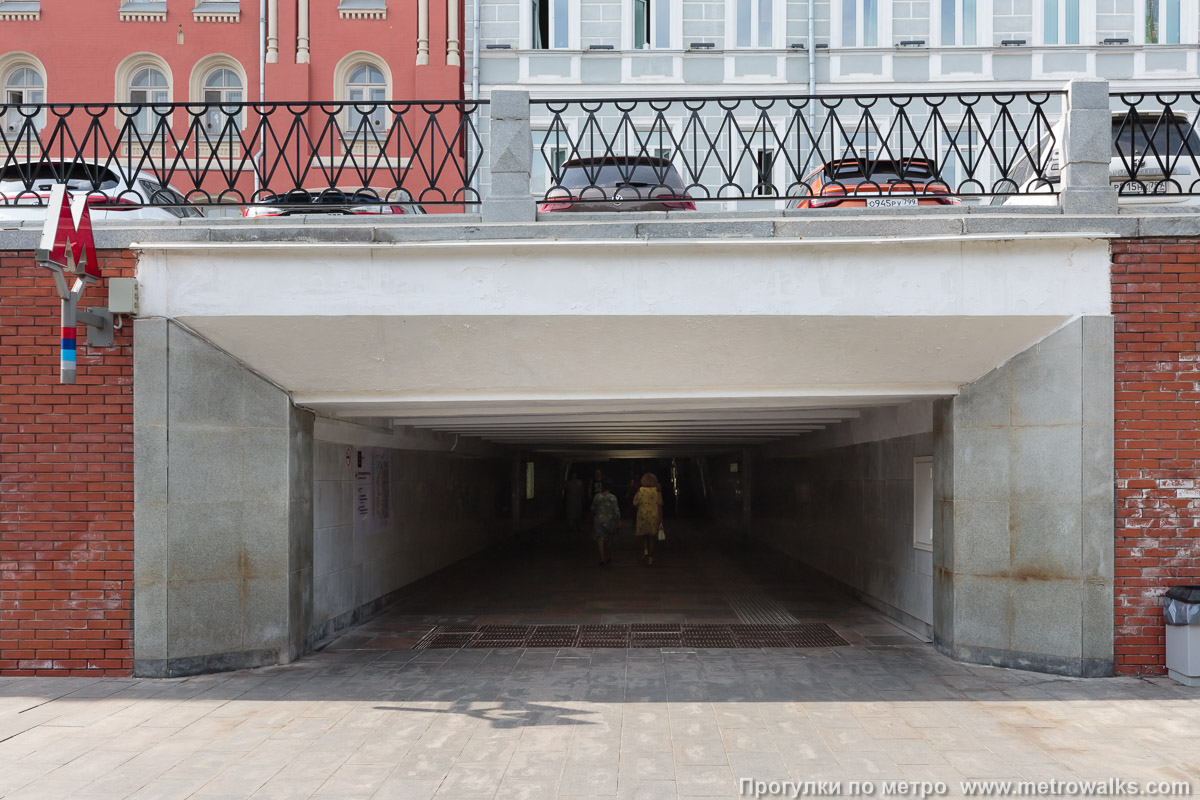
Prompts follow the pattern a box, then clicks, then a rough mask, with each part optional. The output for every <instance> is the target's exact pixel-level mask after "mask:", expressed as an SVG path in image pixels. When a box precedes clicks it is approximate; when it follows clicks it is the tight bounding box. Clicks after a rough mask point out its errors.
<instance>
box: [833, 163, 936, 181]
mask: <svg viewBox="0 0 1200 800" xmlns="http://www.w3.org/2000/svg"><path fill="white" fill-rule="evenodd" d="M824 174H825V178H824V179H825V182H826V183H840V184H842V185H843V186H857V185H859V184H860V183H874V184H878V185H880V186H886V185H887V184H889V183H898V182H901V181H921V182H923V181H928V180H931V179H932V178H933V173H932V172H931V170H930V169H929V164H928V162H925V161H908V162H902V163H899V164H897V163H896V162H895V161H867V160H866V159H859V160H858V161H839V162H837V163H834V164H826V165H825V169H824Z"/></svg>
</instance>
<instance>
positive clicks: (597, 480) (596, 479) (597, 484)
mask: <svg viewBox="0 0 1200 800" xmlns="http://www.w3.org/2000/svg"><path fill="white" fill-rule="evenodd" d="M603 491H604V474H603V473H601V472H600V470H596V472H595V474H594V475H592V497H595V496H596V495H598V494H600V493H601V492H603Z"/></svg>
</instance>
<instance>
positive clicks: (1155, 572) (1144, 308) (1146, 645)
mask: <svg viewBox="0 0 1200 800" xmlns="http://www.w3.org/2000/svg"><path fill="white" fill-rule="evenodd" d="M1112 252H1113V270H1112V291H1113V315H1114V317H1115V322H1116V370H1115V371H1116V395H1115V400H1116V465H1115V466H1116V476H1117V525H1116V631H1115V634H1116V639H1115V649H1116V662H1115V663H1116V671H1117V672H1119V673H1126V674H1130V673H1162V672H1165V671H1166V669H1165V667H1164V665H1163V659H1164V655H1165V653H1164V645H1163V636H1164V633H1163V619H1162V601H1161V600H1160V599H1159V598H1160V595H1161V594H1162V593H1163V591H1165V589H1166V587H1168V586H1171V585H1174V584H1178V583H1200V433H1198V432H1197V427H1198V426H1200V329H1198V328H1197V323H1200V307H1198V303H1200V239H1141V240H1136V239H1134V240H1120V241H1115V242H1113V245H1112Z"/></svg>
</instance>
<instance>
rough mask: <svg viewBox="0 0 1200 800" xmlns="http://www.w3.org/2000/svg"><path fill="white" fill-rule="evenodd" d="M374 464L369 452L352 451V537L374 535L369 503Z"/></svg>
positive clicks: (358, 449)
mask: <svg viewBox="0 0 1200 800" xmlns="http://www.w3.org/2000/svg"><path fill="white" fill-rule="evenodd" d="M373 472H374V463H373V461H372V459H371V451H370V450H369V449H367V448H363V447H360V448H357V449H356V450H355V451H354V535H355V536H370V535H371V534H372V533H374V530H372V528H373V514H372V503H371V489H372V488H373V483H374V481H373V477H374V476H373Z"/></svg>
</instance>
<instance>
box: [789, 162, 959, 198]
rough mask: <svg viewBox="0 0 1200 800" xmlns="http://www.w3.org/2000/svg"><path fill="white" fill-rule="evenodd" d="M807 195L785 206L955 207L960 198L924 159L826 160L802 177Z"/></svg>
mask: <svg viewBox="0 0 1200 800" xmlns="http://www.w3.org/2000/svg"><path fill="white" fill-rule="evenodd" d="M804 182H805V183H806V184H807V185H808V188H809V190H810V191H811V193H810V194H808V195H806V196H804V197H796V198H792V200H791V201H790V202H789V203H788V208H832V207H838V208H864V207H865V208H905V207H916V206H956V205H959V204H960V203H961V201H960V200H959V199H958V198H957V197H955V196H954V195H952V194H951V193H950V189H949V187H948V186H947V185H946V184H945V183H944V182H943V181H941V180H940V179H938V178H936V177H935V171H934V170H933V168H932V167H931V165H930V163H929V162H928V161H926V160H925V159H923V158H910V159H905V160H903V161H894V160H891V159H882V160H878V161H872V160H870V159H866V158H858V159H855V158H848V159H841V160H839V161H829V162H826V163H825V164H823V165H821V166H820V167H818V168H817V169H815V170H813V171H812V172H810V173H809V174H808V176H807V177H806V178H805V180H804Z"/></svg>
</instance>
